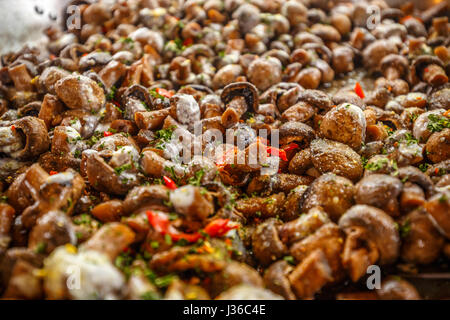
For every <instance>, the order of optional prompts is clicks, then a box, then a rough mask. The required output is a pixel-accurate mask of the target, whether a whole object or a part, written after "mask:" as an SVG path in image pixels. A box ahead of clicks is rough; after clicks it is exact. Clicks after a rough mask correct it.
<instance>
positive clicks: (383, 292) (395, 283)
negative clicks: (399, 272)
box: [377, 277, 421, 300]
mask: <svg viewBox="0 0 450 320" xmlns="http://www.w3.org/2000/svg"><path fill="white" fill-rule="evenodd" d="M377 295H378V297H379V298H380V299H382V300H420V299H421V297H420V295H419V293H418V292H417V289H416V288H415V287H414V286H413V285H411V284H410V283H409V282H407V281H406V280H403V279H397V278H394V277H390V278H388V279H386V280H384V281H383V282H382V283H381V288H380V289H378V290H377Z"/></svg>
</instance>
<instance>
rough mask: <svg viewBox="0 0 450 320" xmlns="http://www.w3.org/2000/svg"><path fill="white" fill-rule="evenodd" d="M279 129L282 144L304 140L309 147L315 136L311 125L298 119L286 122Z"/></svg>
mask: <svg viewBox="0 0 450 320" xmlns="http://www.w3.org/2000/svg"><path fill="white" fill-rule="evenodd" d="M279 130H280V131H279V134H280V144H281V145H285V144H288V143H291V142H293V141H297V142H303V143H304V144H305V146H306V147H307V146H309V144H310V142H311V141H312V140H313V139H314V137H315V134H314V130H313V129H312V128H311V127H310V126H308V125H307V124H304V123H303V122H298V121H289V122H286V123H284V124H283V125H281V126H280V128H279Z"/></svg>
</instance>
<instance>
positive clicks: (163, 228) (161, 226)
mask: <svg viewBox="0 0 450 320" xmlns="http://www.w3.org/2000/svg"><path fill="white" fill-rule="evenodd" d="M146 213H147V218H148V222H149V223H150V225H151V226H152V227H153V228H154V229H155V231H156V232H159V233H161V234H168V235H169V236H170V237H171V238H172V240H173V241H179V240H186V241H188V242H196V241H198V240H199V239H200V238H201V237H202V236H201V235H200V234H199V233H198V232H197V233H192V234H189V233H184V232H179V231H178V230H176V229H175V228H174V227H172V226H171V225H170V220H169V218H168V217H167V216H166V215H165V214H158V213H156V212H153V211H147V212H146Z"/></svg>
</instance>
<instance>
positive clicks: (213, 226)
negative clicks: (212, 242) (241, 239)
mask: <svg viewBox="0 0 450 320" xmlns="http://www.w3.org/2000/svg"><path fill="white" fill-rule="evenodd" d="M237 228H239V226H238V225H237V224H235V223H230V219H217V220H214V221H211V222H210V223H209V224H208V225H207V226H206V227H205V229H204V231H205V233H207V234H208V235H209V236H210V237H212V238H213V237H223V236H224V235H225V234H227V232H228V231H230V230H233V229H237Z"/></svg>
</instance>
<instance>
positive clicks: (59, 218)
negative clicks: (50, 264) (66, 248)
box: [28, 210, 76, 254]
mask: <svg viewBox="0 0 450 320" xmlns="http://www.w3.org/2000/svg"><path fill="white" fill-rule="evenodd" d="M67 243H70V244H73V245H75V244H76V236H75V230H74V227H73V225H72V222H71V220H70V219H69V217H68V216H67V215H66V214H65V213H64V212H62V211H57V210H54V211H49V212H47V213H45V214H44V215H43V216H41V217H40V218H39V219H38V220H37V221H36V225H35V226H34V227H33V229H32V230H31V232H30V237H29V240H28V247H29V248H30V249H32V250H37V248H39V246H43V247H44V250H45V253H46V254H50V253H51V252H52V251H53V250H55V249H56V248H57V247H59V246H61V245H64V244H67Z"/></svg>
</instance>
